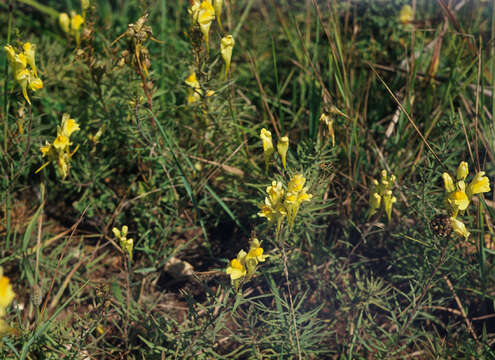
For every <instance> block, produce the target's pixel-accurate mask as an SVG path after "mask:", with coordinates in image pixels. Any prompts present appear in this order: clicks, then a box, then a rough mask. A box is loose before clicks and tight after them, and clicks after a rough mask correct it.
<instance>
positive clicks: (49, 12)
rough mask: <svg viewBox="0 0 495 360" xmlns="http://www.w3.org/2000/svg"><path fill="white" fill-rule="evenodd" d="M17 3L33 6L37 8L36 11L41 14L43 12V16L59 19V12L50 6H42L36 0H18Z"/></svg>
mask: <svg viewBox="0 0 495 360" xmlns="http://www.w3.org/2000/svg"><path fill="white" fill-rule="evenodd" d="M17 1H19V2H21V3H23V4H26V5H29V6H31V7H33V8H35V9H36V10H38V11H39V12H42V13H43V14H46V15H48V16H51V17H53V18H55V19H58V16H59V12H58V11H57V10H55V9H52V8H51V7H49V6H46V5H42V4H40V3H39V2H37V1H35V0H17Z"/></svg>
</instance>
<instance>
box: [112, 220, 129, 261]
mask: <svg viewBox="0 0 495 360" xmlns="http://www.w3.org/2000/svg"><path fill="white" fill-rule="evenodd" d="M128 231H129V228H128V227H127V225H124V226H122V230H119V229H118V228H116V227H114V228H113V229H112V232H113V234H114V235H115V237H116V238H117V239H118V240H119V243H120V248H121V249H122V251H123V252H124V253H127V255H129V260H131V261H132V248H133V247H134V239H132V238H129V239H128V238H127V232H128Z"/></svg>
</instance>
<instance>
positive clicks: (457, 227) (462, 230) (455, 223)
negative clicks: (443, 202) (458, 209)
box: [450, 217, 470, 240]
mask: <svg viewBox="0 0 495 360" xmlns="http://www.w3.org/2000/svg"><path fill="white" fill-rule="evenodd" d="M450 226H452V230H454V232H455V233H456V234H457V235H460V236H462V237H464V238H465V239H466V240H467V238H468V237H469V235H470V233H469V231H467V229H466V225H464V223H463V222H462V221H460V220H457V219H456V218H455V217H451V218H450Z"/></svg>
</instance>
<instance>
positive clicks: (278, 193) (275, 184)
mask: <svg viewBox="0 0 495 360" xmlns="http://www.w3.org/2000/svg"><path fill="white" fill-rule="evenodd" d="M266 193H267V194H268V196H269V199H270V203H271V204H272V205H273V206H277V205H278V204H279V203H280V202H281V201H282V197H283V196H284V189H283V188H282V183H281V182H280V181H275V180H274V181H272V185H271V186H268V187H267V188H266Z"/></svg>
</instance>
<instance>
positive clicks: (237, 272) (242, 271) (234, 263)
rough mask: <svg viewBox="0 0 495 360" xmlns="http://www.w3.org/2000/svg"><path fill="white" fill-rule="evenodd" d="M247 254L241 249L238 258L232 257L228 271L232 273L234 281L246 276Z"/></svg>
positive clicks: (231, 276)
mask: <svg viewBox="0 0 495 360" xmlns="http://www.w3.org/2000/svg"><path fill="white" fill-rule="evenodd" d="M246 255H247V254H246V252H245V251H244V250H241V251H239V253H238V254H237V258H235V259H232V260H231V261H230V264H229V266H227V269H226V273H227V274H228V275H230V280H231V281H232V282H234V281H235V280H238V279H240V278H242V277H244V276H246V268H245V266H244V262H245V258H246Z"/></svg>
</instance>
